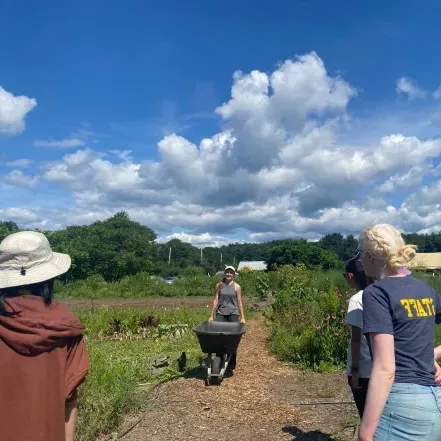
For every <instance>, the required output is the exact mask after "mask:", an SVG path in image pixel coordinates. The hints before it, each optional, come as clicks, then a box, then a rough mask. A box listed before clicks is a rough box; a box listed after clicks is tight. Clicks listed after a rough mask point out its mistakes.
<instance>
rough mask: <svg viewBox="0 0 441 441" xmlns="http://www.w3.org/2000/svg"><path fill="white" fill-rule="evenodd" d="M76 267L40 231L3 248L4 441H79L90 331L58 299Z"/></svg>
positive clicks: (0, 386) (0, 408) (14, 237)
mask: <svg viewBox="0 0 441 441" xmlns="http://www.w3.org/2000/svg"><path fill="white" fill-rule="evenodd" d="M70 265H71V260H70V257H69V256H68V255H66V254H60V253H55V252H53V251H52V250H51V247H50V245H49V242H48V240H47V238H46V237H45V236H44V235H43V234H41V233H38V232H34V231H22V232H19V233H14V234H11V235H9V236H7V237H6V238H5V239H3V241H2V242H1V243H0V372H1V377H0V415H1V423H0V440H1V441H62V440H63V441H64V440H66V441H73V440H74V433H75V425H76V419H77V388H78V386H79V385H80V384H81V383H82V381H83V380H84V379H85V377H86V374H87V372H88V367H89V359H88V354H87V350H86V347H85V344H84V341H83V338H82V336H83V333H84V327H83V325H82V324H81V322H80V321H79V320H78V318H77V317H76V316H75V315H74V314H73V313H72V312H70V311H69V310H68V309H67V308H66V307H65V306H64V305H62V304H60V303H58V302H56V301H54V300H53V286H54V284H53V281H54V279H55V278H56V277H57V276H59V275H61V274H63V273H65V272H66V271H67V270H68V269H69V268H70Z"/></svg>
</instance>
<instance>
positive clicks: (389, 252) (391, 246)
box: [360, 224, 417, 270]
mask: <svg viewBox="0 0 441 441" xmlns="http://www.w3.org/2000/svg"><path fill="white" fill-rule="evenodd" d="M360 244H362V246H363V247H365V248H366V249H367V250H368V251H369V252H370V253H371V254H372V255H373V256H374V257H376V258H377V259H382V260H384V261H385V263H386V265H387V266H388V267H389V269H391V270H399V269H401V268H403V267H404V266H406V265H407V264H408V263H409V262H410V261H411V260H412V259H413V258H414V257H415V255H416V248H417V247H416V246H415V245H406V244H405V243H404V239H403V236H402V235H401V233H400V232H399V231H398V230H397V229H396V228H395V227H394V226H392V225H389V224H378V225H372V226H369V227H367V228H366V229H364V230H363V231H362V232H361V234H360Z"/></svg>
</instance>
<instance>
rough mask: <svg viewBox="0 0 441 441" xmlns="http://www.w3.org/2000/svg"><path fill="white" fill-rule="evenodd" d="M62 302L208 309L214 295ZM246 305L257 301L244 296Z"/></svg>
mask: <svg viewBox="0 0 441 441" xmlns="http://www.w3.org/2000/svg"><path fill="white" fill-rule="evenodd" d="M60 302H61V303H64V304H65V305H67V306H69V307H71V308H74V309H107V308H128V309H137V308H141V309H145V308H153V309H164V310H167V309H180V308H190V309H199V310H200V309H207V310H209V309H210V308H211V307H212V305H213V296H201V297H144V298H136V299H116V298H111V299H96V300H92V299H69V300H63V299H61V300H60ZM243 303H244V305H251V304H253V303H255V300H254V299H251V298H249V297H246V296H243Z"/></svg>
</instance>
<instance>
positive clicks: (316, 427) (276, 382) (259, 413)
mask: <svg viewBox="0 0 441 441" xmlns="http://www.w3.org/2000/svg"><path fill="white" fill-rule="evenodd" d="M265 343H266V329H265V327H264V324H263V319H262V317H257V318H255V319H253V320H251V321H250V322H249V324H248V329H247V333H246V334H245V336H244V338H243V340H242V342H241V344H240V347H239V351H238V363H237V369H236V371H235V375H234V376H233V377H230V378H225V379H224V381H223V382H222V384H221V385H220V386H209V387H206V386H205V383H204V381H203V378H202V373H203V371H202V370H200V369H196V370H194V372H193V373H190V375H189V378H180V379H177V380H174V381H172V382H169V383H166V384H164V385H163V386H162V387H161V388H160V389H159V390H158V393H157V395H156V398H155V399H154V401H153V403H151V405H150V406H149V407H150V409H149V410H148V411H147V412H146V414H145V418H144V419H143V420H142V422H141V423H140V424H139V425H138V426H136V427H135V428H134V429H133V430H132V431H131V432H129V433H128V434H127V435H125V436H124V438H123V440H126V441H141V440H142V441H144V440H150V441H166V440H167V441H168V440H182V441H187V440H188V441H190V440H191V441H211V440H213V441H227V440H228V441H236V440H237V441H239V440H240V441H248V440H250V441H251V440H253V441H255V440H269V441H272V440H274V441H277V440H292V441H294V440H295V441H330V440H337V439H338V440H344V441H349V440H353V439H355V437H354V433H353V431H354V430H353V428H351V427H349V428H345V426H347V425H348V422H351V420H352V421H356V420H355V419H354V417H355V408H354V407H353V406H343V405H338V406H313V407H309V406H308V407H306V406H305V407H299V406H294V405H292V403H297V402H304V401H314V402H315V401H324V400H326V401H340V400H342V401H346V400H350V399H351V397H350V393H349V392H348V388H347V385H346V380H345V377H344V374H339V375H330V376H328V375H319V374H315V373H311V372H301V371H298V370H294V369H292V368H290V367H288V366H286V365H285V364H283V363H281V362H279V361H277V360H276V359H275V358H274V357H273V356H272V355H271V354H270V353H269V352H268V350H267V349H266V345H265ZM149 399H150V398H148V397H146V400H149ZM137 417H138V416H131V417H130V418H128V419H127V421H126V423H125V425H124V427H129V426H130V424H131V423H132V422H133V421H134V420H136V418H137ZM124 427H122V428H121V430H122V431H123V430H124Z"/></svg>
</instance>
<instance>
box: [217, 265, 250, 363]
mask: <svg viewBox="0 0 441 441" xmlns="http://www.w3.org/2000/svg"><path fill="white" fill-rule="evenodd" d="M236 274H237V273H236V269H235V268H234V266H230V265H228V266H226V267H225V271H224V277H223V279H222V281H221V282H219V283H218V284H217V286H216V293H215V295H214V300H213V309H212V311H211V315H210V318H209V319H208V320H209V321H213V320H214V319H215V320H216V321H217V322H240V323H245V314H244V312H243V305H242V291H241V288H240V285H239V284H238V283H236V282H235V281H234V279H235V277H236ZM215 314H216V317H214V315H215ZM236 358H237V354H236V352H234V353H233V354H232V355H231V361H230V363H229V365H228V366H229V367H231V370H233V369H235V367H236Z"/></svg>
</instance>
